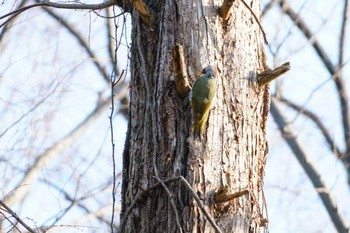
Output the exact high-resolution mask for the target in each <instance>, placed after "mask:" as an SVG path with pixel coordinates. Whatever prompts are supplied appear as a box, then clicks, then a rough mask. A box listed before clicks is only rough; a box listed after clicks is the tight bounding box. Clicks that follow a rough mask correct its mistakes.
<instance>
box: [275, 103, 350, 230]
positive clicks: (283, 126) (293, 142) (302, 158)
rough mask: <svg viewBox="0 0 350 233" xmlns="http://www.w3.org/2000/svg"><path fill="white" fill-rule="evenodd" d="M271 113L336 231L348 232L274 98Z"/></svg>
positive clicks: (326, 189) (329, 195)
mask: <svg viewBox="0 0 350 233" xmlns="http://www.w3.org/2000/svg"><path fill="white" fill-rule="evenodd" d="M271 114H272V116H273V118H274V120H275V122H276V124H277V125H278V128H279V129H280V131H281V135H282V137H283V138H284V139H285V141H286V143H287V144H288V146H289V148H290V149H291V150H292V151H293V153H294V155H295V157H296V158H297V159H298V161H299V163H300V165H301V166H302V167H303V169H304V171H305V173H306V174H307V175H308V177H309V178H310V181H311V182H312V184H313V186H314V187H315V190H316V192H317V193H318V195H319V197H320V198H321V200H322V202H323V205H324V206H325V207H326V210H327V213H328V215H329V216H330V218H331V220H332V222H333V224H334V226H335V227H336V229H337V230H338V232H342V233H345V232H349V230H350V229H349V227H348V225H347V224H346V222H345V220H344V218H343V216H342V214H341V213H340V211H339V210H338V208H337V205H336V203H335V202H334V200H333V198H332V196H331V194H330V192H329V190H328V188H327V187H326V185H325V184H324V182H323V181H322V179H321V176H320V174H319V173H318V172H317V170H316V169H315V167H314V166H313V165H312V164H311V163H310V160H309V158H308V156H307V154H306V152H305V151H304V149H303V147H302V146H301V144H300V142H299V141H298V138H297V135H296V133H295V131H294V129H293V127H292V125H291V124H290V123H288V122H287V120H286V119H285V117H284V116H283V114H282V112H281V111H280V110H279V108H278V106H277V103H276V99H275V98H271Z"/></svg>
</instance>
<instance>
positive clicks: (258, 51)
mask: <svg viewBox="0 0 350 233" xmlns="http://www.w3.org/2000/svg"><path fill="white" fill-rule="evenodd" d="M214 2H215V3H213V1H209V0H202V1H187V0H173V1H145V3H146V5H147V6H148V7H149V10H150V13H151V19H150V24H149V25H147V24H146V23H145V21H143V20H142V19H141V17H140V16H139V14H138V12H137V11H136V10H135V9H134V10H133V12H132V25H133V26H132V27H133V28H132V51H131V82H130V108H129V109H130V112H129V114H130V116H129V128H128V134H127V139H126V144H125V150H124V154H123V159H124V161H123V166H124V168H123V171H124V172H123V187H122V213H121V228H120V231H121V232H149V233H156V232H162V233H163V232H201V233H202V232H215V230H214V228H213V226H212V224H211V223H210V222H209V221H208V217H206V216H205V214H204V212H203V211H202V210H201V209H200V208H199V205H198V203H197V201H196V200H195V199H194V195H193V193H191V192H190V191H189V189H188V188H187V187H186V186H185V185H184V182H181V181H180V180H179V179H176V180H175V181H173V182H170V181H169V182H165V183H163V186H161V185H158V186H152V185H154V184H158V183H159V179H158V178H160V179H161V180H167V179H168V178H172V177H178V176H183V177H184V178H185V179H186V180H187V181H188V182H189V183H190V184H191V186H192V189H193V190H194V193H195V194H197V195H198V196H199V198H200V200H201V202H202V203H203V205H204V206H205V208H206V210H207V211H208V212H209V214H210V216H211V218H212V219H213V220H214V221H215V222H216V224H217V225H218V226H219V228H220V229H221V231H222V232H225V233H226V232H259V230H260V227H261V226H262V225H263V224H264V222H265V221H264V219H263V215H262V213H261V208H260V205H261V202H262V201H263V200H261V198H260V195H261V193H262V184H263V175H264V168H265V161H266V153H267V143H266V136H265V131H266V120H267V114H268V110H269V98H268V96H269V93H268V88H267V87H259V85H258V84H257V82H256V72H257V71H259V70H260V71H261V70H262V69H263V62H264V61H263V59H264V56H263V50H262V45H261V31H260V29H259V25H258V24H257V22H256V20H255V19H254V16H253V14H252V12H251V11H250V10H249V8H247V7H246V6H245V5H244V4H243V3H242V2H241V1H235V2H234V5H233V7H232V9H231V12H232V14H231V16H230V17H229V19H228V20H227V21H224V20H223V19H222V18H221V17H220V16H219V15H218V10H217V9H218V7H219V6H220V4H221V3H222V2H221V1H214ZM247 3H248V5H249V6H250V7H251V9H252V11H253V12H254V13H255V15H256V16H257V17H258V18H260V15H261V9H260V7H261V6H260V1H247ZM175 44H181V45H182V46H183V48H184V55H185V61H186V65H187V72H188V74H189V76H190V77H191V80H190V83H192V84H193V82H194V80H195V73H196V72H197V71H199V70H202V69H203V68H204V67H206V66H207V65H211V66H213V67H214V68H215V69H216V70H217V73H216V80H217V85H218V87H217V92H216V96H215V97H214V100H213V103H212V108H211V110H210V113H209V118H208V123H207V125H206V126H205V129H204V135H203V137H202V138H201V140H199V139H194V138H193V137H192V127H193V124H192V122H191V119H192V118H191V106H190V101H189V98H188V96H187V97H186V98H185V99H184V100H182V99H181V98H180V97H179V96H178V94H177V93H176V90H175V85H174V81H173V80H174V79H173V75H174V74H173V60H172V56H171V50H172V47H173V46H174V45H175ZM164 186H165V187H164ZM150 187H151V188H150ZM166 187H167V189H168V190H166ZM223 188H224V189H227V191H228V193H229V194H232V193H235V192H237V191H241V190H248V193H247V194H245V195H243V196H241V197H237V198H234V199H232V200H229V201H225V202H223V203H216V201H215V198H213V197H214V195H213V194H215V193H216V192H217V191H218V189H221V190H222V189H223ZM167 191H168V192H167Z"/></svg>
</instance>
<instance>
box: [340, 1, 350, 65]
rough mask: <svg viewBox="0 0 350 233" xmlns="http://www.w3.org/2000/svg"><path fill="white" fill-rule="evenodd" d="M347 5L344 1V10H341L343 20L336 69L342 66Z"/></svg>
mask: <svg viewBox="0 0 350 233" xmlns="http://www.w3.org/2000/svg"><path fill="white" fill-rule="evenodd" d="M348 5H349V1H348V0H345V1H344V8H343V18H342V24H341V30H340V36H339V48H338V51H339V58H338V67H339V68H340V67H341V66H342V65H343V59H344V38H345V34H346V23H347V13H348Z"/></svg>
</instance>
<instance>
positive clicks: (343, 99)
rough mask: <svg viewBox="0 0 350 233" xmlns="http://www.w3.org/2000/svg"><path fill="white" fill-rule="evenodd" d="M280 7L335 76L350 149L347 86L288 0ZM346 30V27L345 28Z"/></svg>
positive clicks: (345, 134) (348, 148)
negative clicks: (310, 42)
mask: <svg viewBox="0 0 350 233" xmlns="http://www.w3.org/2000/svg"><path fill="white" fill-rule="evenodd" d="M279 5H280V7H281V8H282V9H283V11H284V12H285V14H286V15H288V16H289V17H290V19H291V20H292V21H293V22H294V23H295V25H296V26H297V27H298V28H299V29H300V31H301V32H302V33H303V34H304V35H305V37H306V38H307V39H308V40H311V39H313V42H312V46H313V48H314V49H315V51H316V53H317V54H318V56H319V58H320V60H321V61H322V62H323V64H324V65H325V67H326V69H327V70H328V72H329V73H330V74H331V75H332V76H334V83H335V86H336V90H337V92H338V98H339V102H340V106H341V116H342V124H343V128H344V131H343V134H344V140H345V144H346V151H347V152H348V151H350V118H349V103H348V98H347V92H346V89H345V88H346V87H345V84H344V80H343V78H342V76H341V75H340V74H339V73H337V69H336V68H335V67H334V65H333V64H332V62H331V60H330V58H329V56H328V55H327V54H326V52H325V51H324V49H323V47H322V46H321V44H320V43H319V42H318V41H317V39H315V38H313V34H312V32H311V30H310V29H309V27H308V26H307V25H306V23H305V22H304V21H303V20H302V19H301V18H300V17H299V16H298V14H296V13H295V11H294V10H293V9H292V8H291V7H290V6H289V5H288V4H287V1H286V0H281V2H280V3H279ZM344 30H345V29H344Z"/></svg>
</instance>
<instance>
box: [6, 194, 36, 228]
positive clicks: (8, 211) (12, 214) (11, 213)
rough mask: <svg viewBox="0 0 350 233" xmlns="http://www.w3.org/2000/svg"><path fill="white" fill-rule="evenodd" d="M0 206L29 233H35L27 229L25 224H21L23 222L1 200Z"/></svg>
mask: <svg viewBox="0 0 350 233" xmlns="http://www.w3.org/2000/svg"><path fill="white" fill-rule="evenodd" d="M0 206H2V207H4V209H5V210H6V212H7V213H9V214H10V215H11V216H12V217H14V218H15V219H16V221H17V222H19V223H20V224H21V225H22V226H23V227H24V228H25V229H27V230H28V231H29V232H30V233H35V231H34V230H33V229H32V228H31V227H29V226H28V225H27V224H26V223H25V222H23V220H22V219H21V218H20V217H18V215H17V214H16V213H15V212H14V211H13V210H12V209H11V208H10V207H8V206H7V205H6V204H5V203H4V202H3V201H1V200H0Z"/></svg>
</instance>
